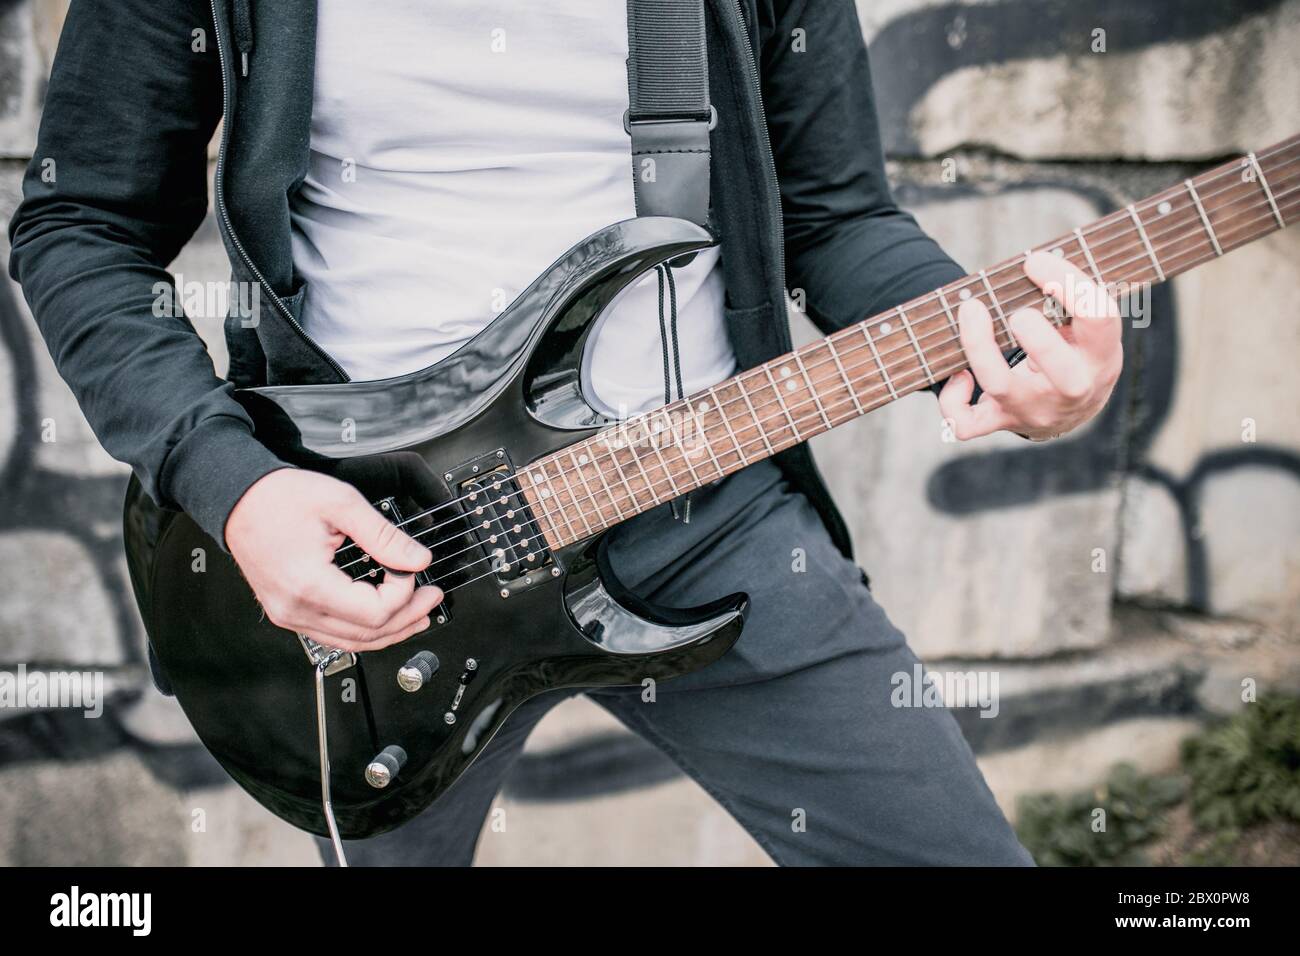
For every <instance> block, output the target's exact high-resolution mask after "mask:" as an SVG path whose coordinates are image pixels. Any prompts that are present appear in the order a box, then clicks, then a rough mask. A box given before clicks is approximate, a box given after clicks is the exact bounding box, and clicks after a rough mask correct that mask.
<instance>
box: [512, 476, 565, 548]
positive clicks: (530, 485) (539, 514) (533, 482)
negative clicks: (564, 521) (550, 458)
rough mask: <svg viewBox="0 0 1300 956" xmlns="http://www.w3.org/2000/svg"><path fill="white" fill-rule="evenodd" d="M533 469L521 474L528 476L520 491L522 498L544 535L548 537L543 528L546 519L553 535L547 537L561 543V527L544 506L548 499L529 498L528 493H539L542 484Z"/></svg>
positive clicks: (539, 497) (539, 496)
mask: <svg viewBox="0 0 1300 956" xmlns="http://www.w3.org/2000/svg"><path fill="white" fill-rule="evenodd" d="M532 469H533V466H532V465H529V466H528V467H527V468H526V469H524V470H523V471H522V472H520V474H521V475H526V476H527V478H526V479H525V480H524V482H523V485H522V486H521V489H520V491H521V496H522V497H523V499H524V502H525V503H526V504H527V505H528V510H529V511H531V512H533V514H534V516H535V519H536V520H537V527H538V529H539V530H540V531H541V532H542V534H543V535H546V529H545V528H543V527H542V519H543V518H544V519H545V520H546V523H547V524H548V525H550V528H551V533H550V534H549V535H547V537H549V538H551V539H552V540H555V541H559V540H560V529H559V526H558V525H556V523H555V521H554V519H553V518H552V516H551V515H550V514H549V513H548V512H547V510H546V507H545V505H544V502H545V500H546V499H545V498H542V497H541V495H540V494H539V495H538V496H537V497H536V498H529V496H528V493H529V492H530V491H532V492H537V491H539V490H540V489H539V488H538V486H539V485H540V484H541V480H540V479H541V477H542V476H541V475H538V474H537V473H536V472H535V471H533V470H532ZM543 471H545V469H543Z"/></svg>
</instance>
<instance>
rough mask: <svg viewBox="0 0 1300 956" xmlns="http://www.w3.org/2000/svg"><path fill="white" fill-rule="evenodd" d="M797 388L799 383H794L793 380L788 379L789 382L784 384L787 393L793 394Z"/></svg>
mask: <svg viewBox="0 0 1300 956" xmlns="http://www.w3.org/2000/svg"><path fill="white" fill-rule="evenodd" d="M798 387H799V383H798V382H796V381H795V380H794V379H790V381H788V382H786V383H785V390H786V391H787V392H793V391H794V390H795V389H796V388H798Z"/></svg>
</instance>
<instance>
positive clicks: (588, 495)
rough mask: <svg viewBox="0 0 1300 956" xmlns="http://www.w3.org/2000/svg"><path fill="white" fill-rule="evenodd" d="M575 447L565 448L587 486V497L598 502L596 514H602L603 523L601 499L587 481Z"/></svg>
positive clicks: (585, 486) (583, 485)
mask: <svg viewBox="0 0 1300 956" xmlns="http://www.w3.org/2000/svg"><path fill="white" fill-rule="evenodd" d="M575 448H576V446H573V445H570V446H569V447H568V448H567V449H565V450H566V451H567V452H568V455H569V461H570V462H572V463H573V468H574V470H575V471H577V473H578V480H579V481H581V482H582V487H583V488H585V489H586V491H587V498H588V499H589V500H591V501H593V502H595V504H596V514H598V515H599V516H600V520H601V522H602V523H603V522H604V520H605V516H604V514H602V513H601V509H600V500H599V499H598V498H597V497H596V495H595V493H594V492H592V490H591V484H590V483H589V482H588V481H587V476H586V475H584V474H583V473H582V466H581V465H579V464H578V459H577V457H576V456H575V455H574V454H573V453H574V450H575ZM583 457H584V458H586V457H587V455H586V454H585V453H584V454H583ZM597 470H599V469H597ZM620 517H621V515H620Z"/></svg>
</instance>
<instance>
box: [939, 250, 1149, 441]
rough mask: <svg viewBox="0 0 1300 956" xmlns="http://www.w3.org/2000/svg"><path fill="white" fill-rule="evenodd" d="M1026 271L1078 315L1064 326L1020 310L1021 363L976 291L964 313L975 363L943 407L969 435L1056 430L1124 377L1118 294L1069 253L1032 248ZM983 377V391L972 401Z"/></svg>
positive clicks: (1086, 414)
mask: <svg viewBox="0 0 1300 956" xmlns="http://www.w3.org/2000/svg"><path fill="white" fill-rule="evenodd" d="M1025 274H1026V275H1027V276H1029V278H1030V279H1032V280H1033V282H1034V283H1035V284H1036V285H1037V286H1038V287H1039V288H1041V289H1042V290H1043V291H1044V293H1046V294H1048V295H1050V296H1052V297H1053V298H1055V299H1056V300H1057V301H1058V302H1059V303H1060V304H1061V305H1062V306H1063V307H1064V309H1065V311H1066V312H1068V313H1069V314H1070V316H1071V318H1072V322H1071V323H1070V324H1069V325H1065V326H1062V327H1061V328H1059V329H1058V328H1057V327H1056V326H1055V325H1053V324H1052V323H1051V322H1049V321H1048V319H1047V317H1046V316H1044V315H1043V313H1042V312H1041V311H1040V310H1038V309H1019V310H1018V311H1016V312H1015V313H1014V314H1013V315H1011V316H1010V317H1009V324H1010V326H1011V332H1012V334H1013V335H1014V336H1015V337H1016V341H1017V343H1018V344H1019V345H1020V347H1021V348H1022V349H1024V350H1025V354H1026V356H1027V358H1026V359H1025V361H1023V362H1020V363H1019V364H1018V365H1016V366H1015V367H1014V368H1013V367H1011V366H1010V365H1008V364H1007V360H1006V359H1005V358H1004V357H1003V355H1002V350H1001V349H1000V348H999V347H998V344H997V341H996V339H995V337H994V330H993V317H992V316H991V315H990V314H989V310H988V309H987V308H986V307H985V306H984V304H983V303H982V302H980V301H979V300H978V299H974V298H972V299H967V300H966V301H965V302H963V303H962V304H961V308H960V309H958V311H957V321H958V326H959V330H960V333H961V344H962V348H963V349H964V350H965V352H966V359H967V361H968V362H969V363H970V369H969V370H964V371H961V372H958V373H956V374H955V375H953V376H952V377H951V378H950V379H949V380H948V382H947V384H945V385H944V387H943V390H942V391H941V392H940V393H939V407H940V409H941V410H942V411H943V415H944V417H945V418H947V419H949V420H950V421H951V422H952V427H953V431H954V432H955V434H956V436H957V438H958V439H959V440H961V441H965V440H966V439H968V438H978V437H979V436H981V435H988V434H991V433H993V432H996V431H1010V432H1015V433H1016V434H1019V435H1023V436H1025V437H1026V438H1032V439H1035V440H1039V441H1041V440H1043V439H1046V438H1056V437H1058V436H1059V435H1063V434H1065V433H1066V432H1068V431H1071V430H1073V429H1075V428H1078V427H1079V426H1080V425H1082V424H1083V423H1085V422H1087V421H1089V420H1090V419H1091V418H1093V416H1095V415H1096V414H1097V413H1098V412H1099V411H1101V409H1102V406H1104V405H1105V404H1106V400H1107V399H1108V398H1110V393H1111V391H1112V390H1113V389H1114V388H1115V382H1116V380H1117V379H1118V378H1119V372H1120V366H1121V365H1122V364H1123V359H1124V352H1123V347H1122V346H1121V344H1120V316H1119V309H1118V307H1117V306H1116V304H1115V300H1114V299H1112V298H1111V296H1110V294H1109V293H1108V292H1107V291H1106V290H1105V289H1104V288H1103V287H1101V286H1099V285H1097V284H1096V283H1095V282H1093V281H1092V280H1091V279H1089V278H1088V276H1087V275H1086V274H1085V273H1084V272H1083V271H1082V270H1081V269H1079V268H1078V267H1076V266H1075V265H1073V264H1072V263H1070V262H1068V261H1067V260H1066V259H1065V258H1064V257H1061V256H1054V255H1050V254H1048V253H1045V252H1035V253H1033V254H1032V255H1031V256H1029V258H1028V259H1027V260H1026V262H1025ZM976 381H978V382H979V384H980V388H981V389H982V390H983V394H982V395H981V396H980V399H979V401H978V402H976V403H975V404H974V405H972V404H971V403H970V400H971V396H972V395H973V394H974V391H975V382H976Z"/></svg>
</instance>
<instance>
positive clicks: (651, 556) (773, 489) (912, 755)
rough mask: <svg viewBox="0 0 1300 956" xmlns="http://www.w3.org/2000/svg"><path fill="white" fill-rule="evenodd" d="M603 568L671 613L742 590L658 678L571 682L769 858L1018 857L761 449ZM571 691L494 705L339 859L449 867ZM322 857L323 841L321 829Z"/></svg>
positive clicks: (881, 623)
mask: <svg viewBox="0 0 1300 956" xmlns="http://www.w3.org/2000/svg"><path fill="white" fill-rule="evenodd" d="M611 535H612V536H613V537H612V538H611V539H610V542H609V549H610V550H609V556H610V561H611V565H612V567H613V569H614V571H615V573H616V574H617V575H618V577H619V579H620V580H621V581H622V582H623V583H624V584H625V585H626V586H627V587H629V588H630V589H631V590H633V591H634V592H636V593H637V594H639V595H640V596H642V597H643V598H646V599H648V600H650V601H653V602H654V603H657V604H662V605H668V606H678V607H685V606H691V605H696V604H703V603H706V602H708V601H711V600H713V599H715V598H717V597H720V596H722V595H724V594H730V593H732V592H736V591H744V592H747V593H748V594H749V596H750V600H751V609H750V614H749V616H748V619H747V621H746V624H745V629H744V631H743V633H742V634H741V637H740V640H739V642H738V643H737V644H736V646H735V647H734V648H733V649H732V650H731V651H730V652H729V653H728V654H727V655H726V656H725V657H723V658H722V659H721V660H719V661H717V662H716V663H714V664H711V665H710V666H708V667H706V668H704V669H703V670H701V671H697V672H695V673H694V674H690V675H687V676H685V677H680V678H677V679H674V680H670V681H664V682H662V683H660V684H659V685H658V688H657V693H656V695H655V700H654V701H653V702H647V701H644V700H643V699H642V689H641V688H640V687H629V688H613V689H608V688H607V689H598V690H590V691H586V693H587V694H588V696H589V697H590V698H591V699H592V700H594V701H595V702H596V703H598V704H600V705H601V706H602V707H604V708H606V709H607V710H608V711H609V712H610V713H611V714H613V715H614V716H615V717H617V718H618V719H619V720H620V721H622V723H624V724H625V725H626V726H627V727H628V728H630V729H631V730H633V731H634V732H636V733H637V734H640V735H641V736H642V737H643V738H645V739H646V740H647V741H649V742H650V743H651V744H653V745H654V746H655V747H658V748H659V749H660V750H662V751H663V752H664V753H665V754H666V755H667V756H668V757H669V758H670V759H671V760H672V761H673V762H674V763H676V764H677V766H678V767H680V768H681V770H682V771H683V772H684V773H686V774H687V775H689V776H690V777H691V778H693V779H694V780H695V781H696V782H698V783H699V784H700V786H702V787H703V788H704V789H705V790H706V791H707V792H708V793H709V794H710V795H711V796H712V797H713V798H714V799H715V800H717V801H718V802H719V803H720V804H721V805H722V806H723V807H724V808H725V809H726V810H727V811H728V812H729V813H730V814H731V815H732V816H733V817H734V818H735V819H736V820H737V821H738V822H739V823H740V824H741V826H743V827H744V828H745V829H746V830H747V831H749V833H750V834H751V835H752V836H753V837H754V839H755V840H757V841H758V843H759V845H760V846H762V847H763V849H764V850H765V851H766V852H767V853H768V854H769V855H770V856H771V857H772V859H773V860H774V861H775V862H777V863H779V864H782V865H814V864H822V865H908V864H912V865H1031V864H1032V860H1031V859H1030V857H1029V854H1028V853H1027V852H1026V851H1025V850H1024V848H1023V847H1021V845H1020V844H1019V842H1018V841H1017V840H1016V837H1015V834H1014V833H1013V832H1012V829H1011V827H1010V825H1009V824H1008V823H1007V820H1006V818H1005V817H1004V816H1003V814H1002V812H1001V810H1000V809H999V808H998V806H997V804H996V803H995V802H994V800H993V796H992V794H991V793H990V792H989V789H988V786H987V785H986V784H985V782H984V779H983V777H982V776H981V774H980V771H979V768H978V767H977V766H976V765H975V759H974V756H973V755H972V753H971V750H970V747H969V746H968V745H967V744H966V741H965V739H964V738H963V737H962V735H961V732H960V731H959V730H958V727H957V723H956V721H955V720H954V719H953V717H952V714H951V713H949V712H948V711H947V710H945V709H943V708H935V707H910V708H900V707H895V706H894V705H893V704H891V691H893V689H894V688H893V685H891V682H890V678H891V676H892V675H894V674H897V673H900V672H902V673H905V674H909V675H910V674H912V673H913V666H914V665H915V663H916V658H915V657H914V656H913V654H912V652H911V650H910V649H909V648H908V647H907V643H906V641H905V640H904V638H903V635H902V634H901V633H900V632H899V631H898V629H897V628H895V627H894V626H893V625H892V624H891V623H890V622H889V619H888V618H887V617H886V616H885V613H884V612H883V611H882V610H881V609H880V607H879V606H878V605H877V604H876V602H875V601H874V600H873V599H872V596H871V592H870V591H869V590H868V588H867V586H866V584H865V582H864V581H863V578H862V574H861V571H860V570H859V568H858V567H856V566H855V565H854V564H853V563H852V562H850V561H847V560H846V559H845V558H844V557H843V555H841V554H840V553H839V551H838V550H837V549H836V548H835V546H834V544H833V543H832V542H831V540H830V537H829V535H828V534H827V533H826V530H825V528H824V526H823V525H822V523H821V521H820V519H819V518H818V517H817V514H816V512H815V511H814V510H813V508H812V506H811V505H810V504H809V502H808V500H807V499H806V498H805V497H804V496H803V495H801V494H799V493H797V492H794V491H791V490H790V489H789V487H788V486H787V484H786V482H785V481H784V479H783V478H782V476H781V473H780V471H779V470H778V469H777V467H776V466H775V465H774V464H772V463H770V462H761V463H759V464H756V465H753V466H751V467H749V468H746V469H744V470H743V471H741V472H738V473H737V474H735V475H732V476H731V477H729V478H726V479H724V480H722V481H721V482H719V483H718V484H716V485H713V486H710V487H708V488H705V489H701V490H700V491H697V492H695V494H694V495H693V496H692V506H691V520H690V522H689V523H683V522H681V521H679V520H676V519H675V518H673V516H672V515H671V513H670V512H669V508H668V506H667V505H662V506H660V507H658V508H655V509H653V510H651V511H648V512H646V513H644V514H642V515H640V516H638V517H636V518H634V519H632V520H631V521H629V522H627V523H626V524H624V525H621V526H620V527H618V528H616V529H614V531H612V532H611ZM581 692H582V691H576V690H573V691H571V690H562V691H552V692H550V693H548V694H544V695H541V696H539V697H536V698H534V699H532V700H531V701H528V702H527V703H525V704H524V705H522V706H521V707H520V708H519V709H518V710H516V711H515V712H514V714H512V715H511V716H510V718H509V719H508V720H507V721H506V723H505V724H504V725H503V726H502V728H501V730H500V731H499V732H498V734H497V736H496V737H495V738H494V739H493V740H492V742H491V743H490V744H489V745H488V746H487V747H486V748H485V749H484V751H483V753H482V754H481V755H480V756H479V758H478V760H477V761H475V763H474V764H473V765H471V767H470V769H469V770H468V771H467V772H466V773H465V774H464V776H462V777H461V779H460V780H458V781H457V782H456V784H455V785H454V786H453V787H452V788H451V789H450V790H448V791H447V792H446V793H444V794H443V795H442V796H441V797H440V798H439V799H438V800H437V801H435V802H434V803H433V804H432V805H431V806H430V807H429V808H428V809H427V810H426V811H425V812H424V813H423V814H421V815H420V816H419V817H417V818H415V819H414V820H412V821H411V822H409V823H407V824H406V825H405V826H403V827H400V828H398V829H397V830H394V831H391V832H389V833H386V834H383V835H381V836H378V837H374V838H372V839H369V840H359V841H347V842H346V844H345V848H346V851H347V855H348V861H349V863H351V864H354V865H444V866H466V865H469V863H470V862H471V861H472V859H473V856H474V847H475V843H476V842H477V840H478V836H479V831H480V829H481V827H482V825H483V821H484V818H485V817H486V815H487V813H488V811H489V810H490V808H491V803H492V801H493V799H494V798H495V797H496V795H497V792H498V790H499V789H500V787H501V784H502V781H503V780H504V778H505V776H506V774H507V773H508V772H509V770H510V768H511V766H512V765H513V764H514V762H515V760H516V759H517V758H518V756H519V754H520V753H521V752H522V750H523V747H524V742H525V740H527V738H528V734H529V733H530V732H531V731H532V729H533V727H535V726H536V725H537V722H538V721H539V720H541V718H542V717H543V716H544V715H545V714H546V712H547V711H548V710H550V708H551V707H553V706H555V704H557V703H559V702H560V701H562V700H564V699H566V698H567V697H570V696H572V695H573V694H575V693H581ZM318 842H319V845H320V849H321V854H322V856H323V857H324V859H325V860H326V862H332V861H333V857H334V854H333V851H332V849H331V848H330V845H329V842H328V841H326V840H319V841H318Z"/></svg>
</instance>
